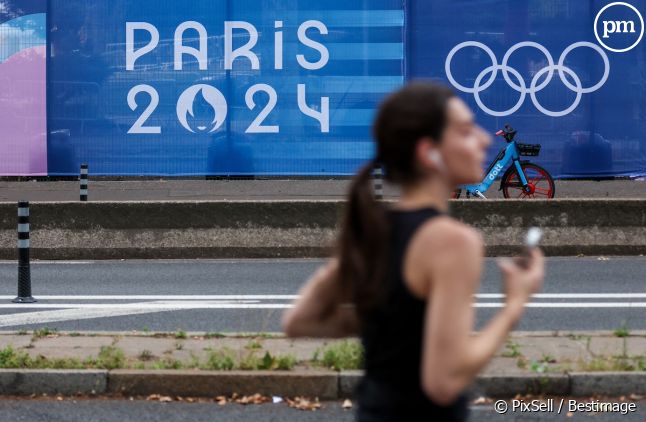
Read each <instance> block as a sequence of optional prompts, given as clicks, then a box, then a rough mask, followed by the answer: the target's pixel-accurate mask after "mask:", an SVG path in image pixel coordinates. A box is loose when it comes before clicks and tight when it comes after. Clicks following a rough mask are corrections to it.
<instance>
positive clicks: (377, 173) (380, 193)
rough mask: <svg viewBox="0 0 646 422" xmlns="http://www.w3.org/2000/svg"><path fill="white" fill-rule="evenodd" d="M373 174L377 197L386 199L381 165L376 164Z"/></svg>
mask: <svg viewBox="0 0 646 422" xmlns="http://www.w3.org/2000/svg"><path fill="white" fill-rule="evenodd" d="M372 174H373V182H374V188H375V199H384V179H383V170H382V168H381V165H379V164H376V165H375V168H374V171H373V173H372Z"/></svg>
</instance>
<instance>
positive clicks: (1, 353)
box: [0, 346, 85, 369]
mask: <svg viewBox="0 0 646 422" xmlns="http://www.w3.org/2000/svg"><path fill="white" fill-rule="evenodd" d="M84 367H85V366H84V365H83V363H82V362H81V361H79V360H78V359H73V358H64V359H47V358H46V357H44V356H37V357H31V356H30V355H29V353H27V352H23V351H18V350H14V348H13V347H11V346H7V347H5V348H4V349H0V368H7V369H9V368H19V369H82V368H84Z"/></svg>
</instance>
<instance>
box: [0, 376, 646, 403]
mask: <svg viewBox="0 0 646 422" xmlns="http://www.w3.org/2000/svg"><path fill="white" fill-rule="evenodd" d="M362 375H363V372H362V371H344V372H340V373H337V372H331V371H293V372H273V371H249V372H245V371H219V372H216V371H172V370H164V371H161V370H160V371H138V370H114V371H101V370H13V369H3V370H0V395H7V396H10V395H31V394H36V395H42V394H48V395H52V394H63V395H74V394H77V393H81V394H86V395H90V394H92V395H94V394H97V395H100V394H120V395H124V396H145V395H150V394H161V395H167V396H184V397H215V396H219V395H227V396H229V395H231V394H233V393H238V394H241V395H251V394H255V393H260V394H263V395H268V396H288V397H294V396H307V397H318V398H319V399H321V400H334V399H345V398H351V397H352V396H353V393H354V389H355V388H356V386H357V384H358V383H359V381H360V380H361V377H362ZM469 393H470V395H471V396H472V397H479V396H485V397H495V398H510V397H514V396H515V395H517V394H548V395H557V396H572V397H582V396H591V395H594V394H603V395H607V396H621V395H627V394H632V393H634V394H640V395H643V394H646V372H573V373H570V374H530V375H483V376H479V377H478V378H477V380H476V382H475V383H474V384H473V385H472V386H471V387H470V389H469Z"/></svg>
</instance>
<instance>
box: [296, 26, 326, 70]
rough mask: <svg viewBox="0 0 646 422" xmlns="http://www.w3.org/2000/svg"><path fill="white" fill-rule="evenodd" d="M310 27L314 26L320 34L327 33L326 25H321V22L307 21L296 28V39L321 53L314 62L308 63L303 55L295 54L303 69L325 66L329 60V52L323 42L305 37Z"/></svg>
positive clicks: (317, 68)
mask: <svg viewBox="0 0 646 422" xmlns="http://www.w3.org/2000/svg"><path fill="white" fill-rule="evenodd" d="M310 28H316V29H318V30H319V32H320V33H321V34H323V35H327V27H326V26H325V25H323V22H319V21H307V22H304V23H303V24H302V25H301V26H300V27H299V28H298V40H299V41H300V42H302V43H303V45H306V46H308V47H310V48H313V49H314V50H317V51H318V52H319V53H321V58H320V60H319V61H318V62H316V63H310V62H308V61H307V60H306V59H305V56H304V55H302V54H299V55H298V56H296V60H298V64H300V65H301V66H302V67H303V68H304V69H307V70H319V69H322V68H323V67H325V65H326V64H327V62H328V61H329V60H330V52H329V51H328V49H327V47H325V46H324V45H323V44H321V43H318V42H316V41H312V40H311V39H309V38H307V30H308V29H310Z"/></svg>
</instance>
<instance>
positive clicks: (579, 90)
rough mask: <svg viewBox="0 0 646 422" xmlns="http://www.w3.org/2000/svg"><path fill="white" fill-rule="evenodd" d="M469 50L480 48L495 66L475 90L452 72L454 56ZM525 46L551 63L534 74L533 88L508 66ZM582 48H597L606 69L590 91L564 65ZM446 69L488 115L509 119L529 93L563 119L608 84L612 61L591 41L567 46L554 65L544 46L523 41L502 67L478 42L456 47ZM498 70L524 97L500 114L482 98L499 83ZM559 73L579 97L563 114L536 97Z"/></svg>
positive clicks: (550, 113) (548, 112)
mask: <svg viewBox="0 0 646 422" xmlns="http://www.w3.org/2000/svg"><path fill="white" fill-rule="evenodd" d="M466 47H476V48H480V49H482V50H483V51H484V52H485V53H487V55H488V56H489V58H490V59H491V63H492V64H491V66H489V67H487V68H485V69H484V70H483V71H482V72H480V74H479V75H478V76H477V77H476V79H475V82H474V84H473V87H472V88H469V87H466V86H463V85H461V84H459V83H458V82H457V81H456V80H455V78H454V77H453V74H452V73H451V61H452V60H453V56H454V55H455V54H456V53H457V52H458V51H460V50H462V49H463V48H466ZM524 47H530V48H535V49H537V50H538V51H540V52H541V53H542V54H543V55H544V56H545V58H547V63H548V65H547V66H546V67H544V68H542V69H541V70H539V71H538V72H536V74H535V75H534V77H533V78H532V80H531V82H530V84H529V88H528V87H527V83H526V82H525V80H524V79H523V77H522V75H521V74H520V73H519V72H518V71H517V70H516V69H514V68H513V67H511V66H509V65H508V62H509V58H510V57H511V55H512V54H513V53H514V52H515V51H516V50H518V49H520V48H524ZM579 47H588V48H591V49H593V50H594V51H596V52H597V53H599V55H600V56H601V58H602V59H603V63H604V66H605V67H604V73H603V77H602V78H601V80H600V81H599V82H597V83H596V84H595V85H593V86H591V87H587V88H584V87H583V85H582V83H581V79H580V78H579V76H578V75H577V74H576V73H575V72H574V71H573V70H572V69H570V68H569V67H567V66H565V65H564V63H565V59H566V57H567V55H568V54H570V53H571V52H572V50H574V49H576V48H579ZM444 66H445V70H446V76H447V78H448V79H449V81H450V82H451V84H452V85H453V86H454V87H455V88H456V89H458V90H460V91H462V92H466V93H469V94H473V96H474V98H475V100H476V103H477V104H478V106H479V107H480V109H481V110H483V111H484V112H485V113H487V114H490V115H492V116H496V117H502V116H509V115H510V114H513V113H515V112H516V111H518V109H520V107H522V105H523V103H524V102H525V99H526V97H527V94H529V95H530V97H531V99H532V102H533V103H534V106H535V107H536V108H537V109H538V110H539V111H540V112H541V113H543V114H545V115H547V116H551V117H562V116H565V115H568V114H570V113H571V112H572V111H573V110H574V109H576V108H577V107H578V106H579V104H580V103H581V98H582V96H583V94H589V93H591V92H594V91H596V90H598V89H599V88H601V87H602V86H603V85H604V84H605V83H606V81H607V80H608V76H609V75H610V61H609V60H608V56H607V55H606V53H605V52H604V51H603V49H602V48H601V47H599V46H598V45H597V44H593V43H591V42H587V41H579V42H576V43H574V44H572V45H570V46H569V47H567V48H566V49H565V50H563V53H562V54H561V57H559V61H558V63H557V64H554V58H553V57H552V55H551V54H550V52H549V51H547V49H546V48H545V47H544V46H542V45H541V44H539V43H536V42H533V41H523V42H519V43H518V44H514V45H513V46H512V47H511V48H510V49H509V50H507V53H505V56H504V57H503V58H502V63H501V64H498V60H497V59H496V55H495V54H494V53H493V51H492V50H491V49H490V48H489V47H487V46H486V45H485V44H483V43H481V42H477V41H465V42H463V43H460V44H458V45H456V46H455V47H453V49H452V50H451V51H450V52H449V55H448V56H447V57H446V63H445V65H444ZM498 71H501V72H502V76H503V78H504V79H505V82H507V84H508V85H509V86H510V87H511V88H512V89H514V90H515V91H517V92H519V93H520V98H519V99H518V102H517V103H516V104H515V105H514V106H513V107H512V108H510V109H508V110H505V111H496V110H492V109H490V108H489V107H487V106H486V105H485V104H484V103H483V102H482V100H481V98H480V93H481V92H482V91H484V90H486V89H487V88H489V87H490V86H491V85H492V84H493V83H494V81H495V80H496V77H497V76H498ZM555 71H557V72H558V75H559V77H560V79H561V82H563V85H565V86H566V87H567V88H568V89H570V90H571V91H573V92H574V93H575V94H576V98H575V100H574V103H573V104H572V105H571V106H569V107H568V108H566V109H565V110H560V111H553V110H548V109H546V108H545V107H543V106H542V105H541V104H540V103H539V101H538V99H537V98H536V94H537V93H538V92H539V91H541V90H543V89H544V88H545V87H546V86H547V85H548V84H549V83H550V82H551V80H552V77H553V76H554V72H555ZM510 74H511V75H512V76H513V77H514V79H515V80H516V81H517V83H516V81H514V80H513V79H512V78H511V77H510ZM545 74H547V76H546V77H545V80H544V81H542V82H541V83H540V84H539V81H540V80H541V78H542V77H543V75H545ZM487 75H489V77H488V78H487V79H486V81H485V78H486V76H487ZM565 75H568V76H569V77H570V78H571V79H572V81H574V84H572V82H570V81H569V80H568V78H567V77H566V76H565ZM483 81H484V82H483Z"/></svg>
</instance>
